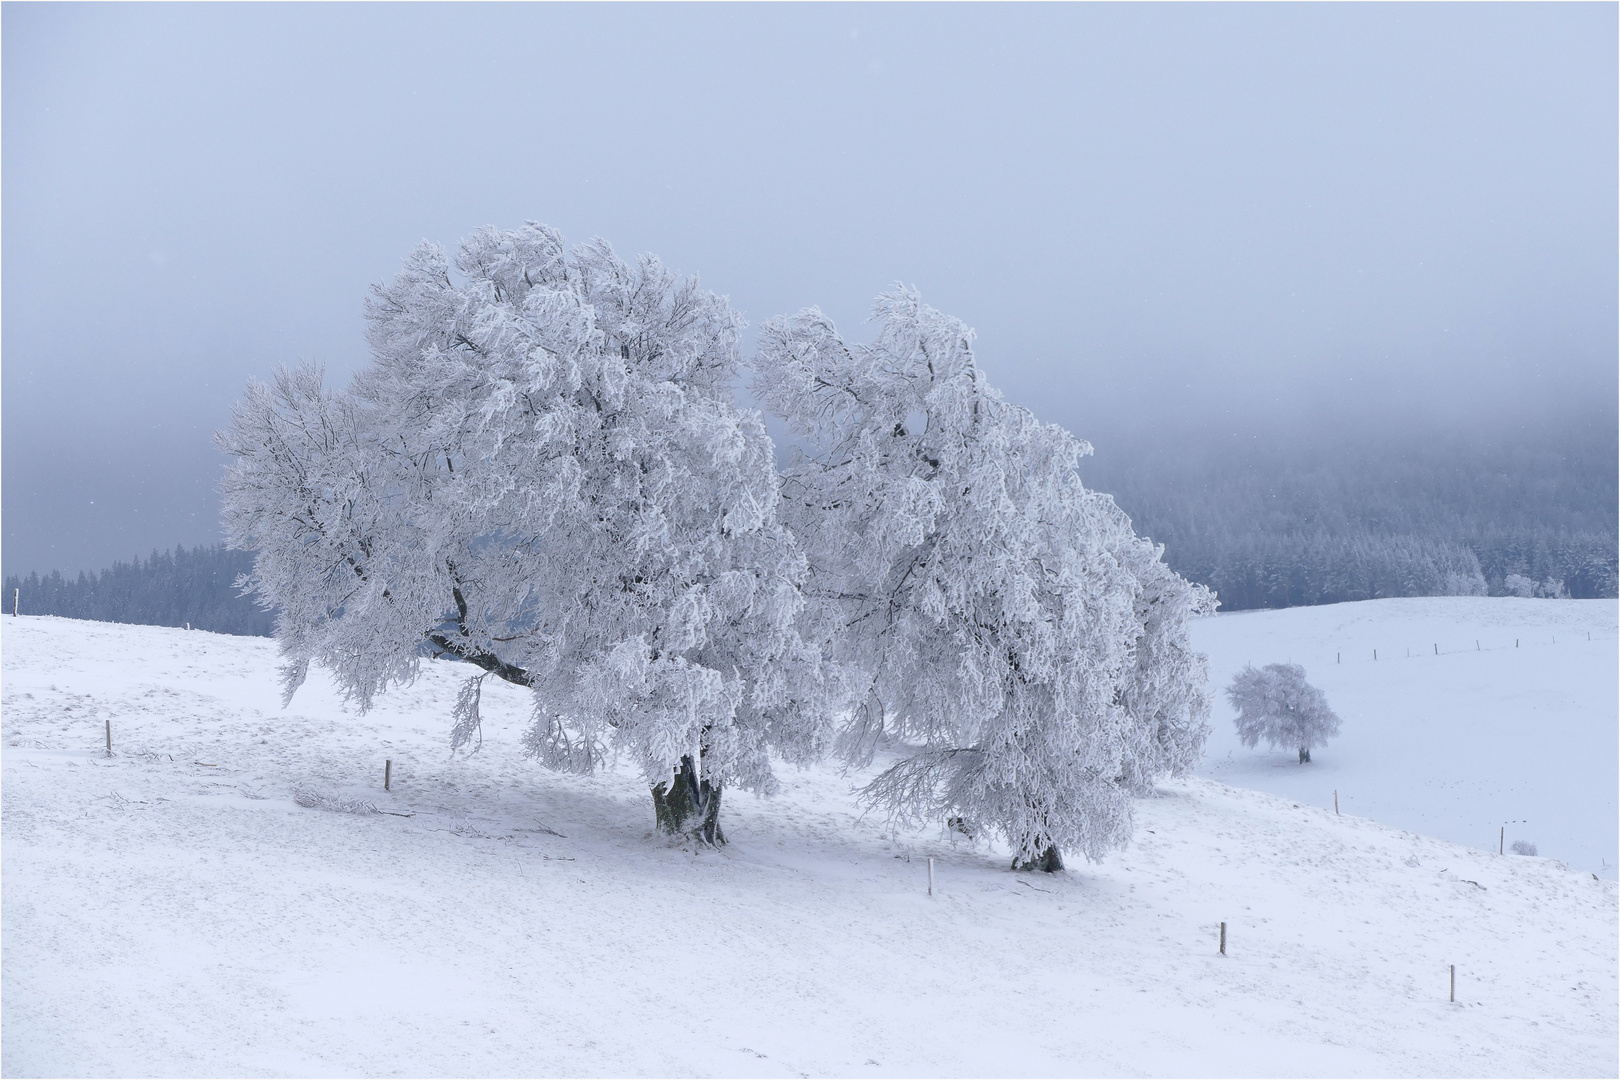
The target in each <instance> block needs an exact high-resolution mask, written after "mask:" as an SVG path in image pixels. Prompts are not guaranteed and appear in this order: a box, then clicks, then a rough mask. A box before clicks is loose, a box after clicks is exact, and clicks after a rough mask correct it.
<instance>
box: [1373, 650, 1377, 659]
mask: <svg viewBox="0 0 1620 1080" xmlns="http://www.w3.org/2000/svg"><path fill="white" fill-rule="evenodd" d="M1373 659H1374V660H1376V659H1378V650H1377V649H1374V650H1373Z"/></svg>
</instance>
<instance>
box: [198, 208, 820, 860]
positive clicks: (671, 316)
mask: <svg viewBox="0 0 1620 1080" xmlns="http://www.w3.org/2000/svg"><path fill="white" fill-rule="evenodd" d="M366 316H367V320H368V323H369V328H368V338H369V341H370V345H371V350H372V361H371V364H370V365H369V366H368V367H367V368H366V369H365V370H363V371H362V372H361V373H360V374H359V375H358V376H357V377H356V378H355V380H354V382H353V384H352V386H351V387H350V388H349V389H347V390H345V391H342V392H333V391H330V390H327V389H326V388H324V387H323V386H322V378H321V374H320V372H319V371H318V370H315V369H310V368H305V369H300V370H297V371H291V372H282V373H280V374H278V375H277V376H276V378H275V380H274V381H273V382H272V383H271V384H269V385H257V384H255V385H252V386H250V387H249V389H248V393H247V396H246V398H245V399H244V400H243V402H242V403H241V404H240V405H239V406H238V407H237V409H236V412H235V416H234V419H233V423H232V425H231V427H230V429H229V430H228V431H226V432H223V433H222V434H221V435H220V437H219V438H220V444H221V446H222V448H223V449H224V450H225V451H226V452H228V453H229V454H230V455H232V457H233V458H234V463H233V465H232V466H231V469H230V471H229V474H228V477H227V479H226V482H225V523H226V529H227V534H228V537H229V540H230V542H231V543H232V544H233V545H235V546H238V547H243V548H248V549H251V550H255V551H256V552H257V558H256V561H255V567H254V571H253V573H252V574H251V575H250V576H249V579H248V581H249V585H250V587H251V589H252V591H253V592H254V593H256V594H257V595H258V596H259V597H260V598H261V600H262V601H264V602H265V603H266V604H267V605H272V604H273V605H275V606H276V607H278V608H279V609H280V614H279V617H278V623H277V635H278V637H279V638H280V642H281V647H282V649H283V651H284V653H285V655H286V657H287V666H286V668H285V678H286V684H285V685H286V691H287V693H288V695H289V696H290V695H291V694H292V693H293V692H294V691H295V690H296V689H297V687H298V685H299V684H300V683H301V682H302V680H303V678H304V676H305V673H306V671H307V669H308V665H309V664H310V663H311V662H316V663H320V664H323V665H325V666H327V667H329V668H330V669H331V670H332V672H333V673H334V675H335V676H336V678H337V681H338V683H339V684H340V685H341V686H342V687H343V689H344V690H345V691H346V692H347V693H348V695H349V696H350V697H351V698H352V699H353V700H354V701H356V702H357V703H358V704H359V705H360V706H361V707H362V708H364V707H367V706H369V705H370V704H371V701H372V699H373V697H374V696H375V695H376V694H378V693H379V692H381V691H383V690H385V689H386V688H387V687H388V686H389V685H390V684H394V683H399V682H403V681H408V680H410V679H411V678H412V677H414V675H415V674H416V673H417V670H418V668H419V665H420V663H421V661H422V658H423V657H424V655H439V656H450V657H456V658H459V659H461V660H464V661H466V662H468V663H469V664H471V665H473V666H475V667H476V668H479V669H481V671H480V672H479V673H478V674H477V675H475V676H473V677H472V678H471V679H470V680H469V682H468V683H467V685H466V688H465V689H464V691H463V693H462V695H461V699H460V701H459V703H458V704H457V706H456V716H455V719H456V725H455V730H454V733H453V736H452V744H453V745H455V746H462V745H466V744H467V743H468V742H469V740H471V739H473V738H474V737H475V736H476V735H477V732H478V730H479V720H478V703H479V696H480V689H481V685H482V682H481V681H482V679H484V678H486V677H488V676H490V675H493V676H495V677H497V678H501V679H504V680H506V681H508V682H511V683H515V684H518V685H521V686H525V687H527V688H529V689H530V691H531V692H532V693H533V696H534V716H535V722H534V726H533V728H532V729H531V731H530V732H529V734H528V736H527V746H528V748H529V750H530V751H531V752H532V753H533V754H534V755H535V756H536V757H537V758H539V759H540V760H541V761H542V762H543V763H545V764H546V765H548V766H550V767H553V768H558V769H564V770H569V771H577V772H585V771H590V770H592V769H594V768H596V767H597V766H599V765H600V764H602V763H603V762H604V760H605V759H607V758H608V757H609V756H610V755H613V754H626V755H628V756H629V757H630V758H631V759H632V760H634V761H635V762H636V763H637V764H638V765H639V766H640V768H641V770H642V772H643V774H644V775H645V777H646V778H647V782H648V784H649V786H650V787H651V788H652V793H653V801H654V807H655V811H656V816H657V820H658V822H659V824H660V825H661V826H662V827H664V828H665V829H667V830H669V831H672V832H680V833H688V834H694V835H698V836H700V837H701V838H702V839H704V840H706V841H708V842H710V843H722V842H724V835H723V832H722V831H721V829H720V826H719V821H718V814H719V807H720V795H721V791H722V790H723V788H725V787H728V786H738V787H742V788H744V789H751V790H755V791H760V792H765V793H768V792H770V791H772V790H773V789H774V787H775V783H776V782H775V779H774V777H773V775H772V771H771V764H770V757H769V755H770V752H771V751H775V752H777V753H779V754H781V755H782V756H784V757H785V758H786V759H788V760H791V761H801V762H802V761H806V760H810V759H813V758H815V757H817V756H819V755H820V754H821V753H822V752H823V749H824V746H825V744H826V742H827V741H828V738H829V737H830V724H829V720H828V716H829V707H828V703H827V700H826V690H825V688H824V686H823V684H822V681H821V677H820V674H819V666H820V665H819V658H818V656H817V653H816V652H815V650H814V649H813V648H810V647H807V646H806V645H805V643H804V642H803V641H802V640H801V639H800V636H799V633H798V630H797V625H798V617H799V615H800V609H801V606H802V598H801V595H800V584H801V582H802V581H803V579H804V576H805V574H806V563H805V560H804V557H803V555H802V554H801V553H800V552H799V550H798V548H797V546H796V544H795V542H794V538H793V536H792V534H791V533H790V532H789V531H788V530H787V529H786V528H785V527H784V526H783V525H782V524H780V523H779V522H778V520H777V505H778V499H779V486H778V485H779V478H778V475H777V473H776V470H775V454H774V448H773V446H772V443H771V440H770V438H769V437H768V436H767V435H766V433H765V429H764V426H763V423H762V421H761V419H760V417H759V414H758V413H757V412H754V411H745V410H742V409H740V408H738V407H737V406H736V405H735V404H734V403H733V401H732V397H731V393H730V385H731V381H732V380H733V378H734V375H735V372H736V370H737V363H738V358H739V353H738V336H739V331H740V327H741V325H742V321H741V319H740V318H739V317H738V315H737V314H736V313H735V312H734V311H733V310H732V309H731V307H730V306H729V304H728V303H727V302H726V300H725V299H724V298H723V297H720V296H717V295H715V294H714V293H711V292H708V291H706V290H704V289H702V288H700V287H699V286H698V285H697V283H696V281H695V280H692V279H685V278H680V277H678V276H676V275H675V274H673V273H672V272H670V271H669V270H667V269H666V268H665V267H664V266H663V265H662V264H661V263H660V262H659V261H658V260H657V259H656V258H653V257H650V256H643V257H641V258H640V259H639V260H637V261H635V262H633V263H627V262H625V261H623V260H621V259H619V258H618V257H617V256H615V255H614V253H613V252H612V250H611V249H610V248H609V247H608V245H607V244H606V243H604V242H602V241H599V240H598V241H592V242H590V243H588V244H585V245H583V246H581V247H578V248H576V249H574V250H572V251H570V250H568V249H566V248H565V246H564V243H563V240H562V238H561V236H559V235H558V234H557V233H556V232H555V231H553V230H551V229H549V228H547V227H545V226H541V225H537V224H533V223H531V224H529V225H527V226H525V227H523V228H520V229H517V230H513V231H507V232H503V231H497V230H495V229H485V230H482V231H480V232H478V233H476V234H475V235H473V236H472V237H471V238H470V239H468V240H467V241H466V242H465V243H464V244H463V245H462V247H461V250H460V253H459V256H458V257H457V259H456V261H455V264H454V268H453V269H452V266H451V264H450V262H449V261H448V260H447V258H446V256H445V254H444V253H443V252H442V251H441V250H440V249H439V248H437V247H435V246H432V245H426V244H425V245H423V246H422V247H420V248H418V249H417V250H416V252H414V253H413V254H412V255H411V256H410V258H409V260H408V261H407V263H406V266H405V269H404V272H403V273H401V274H400V275H399V276H398V277H396V278H395V279H394V280H393V281H392V282H391V283H389V284H387V285H384V286H379V287H376V288H374V290H373V293H372V296H371V297H370V299H369V301H368V304H367V309H366Z"/></svg>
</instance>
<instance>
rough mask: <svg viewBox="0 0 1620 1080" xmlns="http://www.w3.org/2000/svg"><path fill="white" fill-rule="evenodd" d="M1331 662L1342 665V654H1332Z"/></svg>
mask: <svg viewBox="0 0 1620 1080" xmlns="http://www.w3.org/2000/svg"><path fill="white" fill-rule="evenodd" d="M1333 662H1334V663H1335V664H1342V663H1344V653H1334V654H1333Z"/></svg>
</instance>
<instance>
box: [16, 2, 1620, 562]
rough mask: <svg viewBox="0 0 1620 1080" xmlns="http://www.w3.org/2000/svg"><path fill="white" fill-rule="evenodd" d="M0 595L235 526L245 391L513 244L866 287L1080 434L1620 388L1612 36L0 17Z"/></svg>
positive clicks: (925, 21) (689, 8)
mask: <svg viewBox="0 0 1620 1080" xmlns="http://www.w3.org/2000/svg"><path fill="white" fill-rule="evenodd" d="M0 19H3V24H4V25H3V37H0V42H3V68H0V71H3V74H0V78H3V129H0V130H3V140H4V141H3V156H4V162H3V171H0V177H3V179H0V184H3V191H0V194H3V200H4V202H3V209H4V228H3V252H0V254H3V267H0V273H3V324H0V325H3V331H0V333H3V349H4V358H3V370H0V375H3V451H4V458H3V469H4V477H3V481H4V483H3V501H4V505H3V511H4V519H3V520H4V569H5V570H6V571H7V572H27V571H29V570H35V569H37V570H42V571H43V570H48V569H51V568H53V567H54V568H60V569H63V570H69V571H71V570H78V569H94V568H96V567H99V566H103V565H107V564H109V563H110V562H111V561H112V560H114V559H127V558H128V557H130V556H131V555H134V554H136V553H138V552H145V551H147V550H150V549H151V548H153V547H168V546H170V545H172V544H174V543H177V542H181V543H187V544H191V543H200V542H211V541H213V540H215V539H217V536H218V524H217V517H218V510H217V498H216V496H215V493H214V485H215V484H216V482H217V479H218V475H219V471H220V468H221V465H222V462H221V459H220V456H219V455H218V453H217V452H216V451H215V450H214V449H213V447H212V444H211V442H210V436H211V433H212V432H213V431H214V430H215V429H217V428H219V427H221V426H223V424H224V423H225V422H226V419H227V417H228V413H229V408H230V405H231V403H232V401H234V400H235V399H236V398H237V397H238V396H239V395H240V393H241V391H242V388H243V386H244V384H245V383H246V381H247V379H248V378H249V377H251V376H260V377H263V376H265V375H266V374H268V373H269V372H270V371H272V370H273V369H274V368H275V367H276V366H277V365H279V364H286V363H295V362H298V361H302V360H318V361H321V362H324V363H325V364H326V365H327V367H328V369H329V371H330V372H331V373H332V375H333V377H334V378H335V380H337V381H341V380H342V379H344V378H346V377H347V375H348V373H350V372H352V371H353V370H355V368H356V367H357V366H358V365H360V364H362V363H363V362H364V360H365V347H364V340H363V337H362V324H361V317H360V311H361V300H362V297H363V296H364V294H365V290H366V288H367V286H368V285H370V284H371V283H373V282H377V281H380V280H383V279H384V278H386V277H388V276H390V275H391V274H392V273H394V272H395V271H396V270H397V269H398V267H399V265H400V263H401V260H402V259H403V257H404V256H405V254H406V253H407V252H408V251H409V250H410V249H411V247H412V246H414V245H415V244H416V243H417V242H418V241H419V240H421V239H423V238H428V239H433V240H436V241H438V242H440V243H443V244H445V245H446V246H449V247H453V246H454V244H455V243H456V241H457V240H459V239H460V238H461V237H463V236H465V235H466V234H468V233H469V232H470V231H472V230H473V229H474V228H477V227H478V226H481V225H485V224H494V225H500V226H512V225H516V224H519V223H521V222H522V221H523V220H525V219H534V220H539V221H544V222H547V223H549V224H552V225H554V226H556V227H558V228H560V229H561V230H562V231H563V232H564V233H565V234H566V235H567V236H568V237H569V238H570V239H575V240H584V239H586V238H588V237H589V236H592V235H600V236H603V237H606V238H607V239H608V240H610V241H611V242H612V243H613V244H614V245H615V246H616V247H617V248H618V249H619V250H620V252H621V253H622V254H626V255H630V254H634V253H636V252H640V251H654V252H657V253H658V254H659V255H661V256H662V257H663V258H664V259H665V261H666V262H668V263H670V264H671V265H673V266H675V267H677V268H679V269H681V270H685V271H693V272H697V273H699V274H700V275H701V277H702V280H703V281H704V283H705V284H706V285H708V286H709V287H710V288H713V289H715V290H717V291H719V292H722V293H726V294H728V295H729V296H730V297H731V298H732V301H733V303H734V304H735V305H736V306H737V307H738V308H739V309H740V310H741V311H742V312H743V313H744V314H745V315H746V316H747V317H748V318H749V320H750V322H752V323H754V324H756V325H757V324H758V323H759V322H761V321H763V320H764V319H766V318H768V317H769V316H771V315H774V314H777V313H780V312H785V311H792V310H796V309H798V308H800V307H803V306H807V305H810V304H819V305H820V306H821V307H822V308H823V309H824V310H826V311H827V312H829V313H830V314H832V315H833V316H834V318H836V319H837V320H838V321H839V322H840V324H841V325H843V326H844V327H845V328H846V329H847V330H848V331H850V332H852V333H853V334H855V335H856V336H859V335H860V334H861V333H862V328H861V327H860V325H859V324H860V322H861V320H862V319H863V318H864V317H865V314H866V309H867V305H868V304H869V302H870V300H871V298H872V297H873V296H874V295H875V294H876V293H877V292H878V291H880V290H881V289H883V288H884V287H885V286H887V285H888V284H889V283H890V282H893V281H896V280H902V281H905V282H908V283H912V284H915V285H916V286H918V287H919V288H920V289H921V290H922V292H923V296H924V299H925V300H927V301H928V302H930V303H932V304H933V305H934V306H936V307H939V308H941V309H942V310H945V311H948V312H951V313H952V314H956V315H959V316H961V317H962V318H964V319H965V320H967V321H968V322H969V323H970V324H971V325H973V326H974V327H975V328H977V330H978V332H979V355H980V359H981V362H982V364H983V366H984V367H985V368H986V369H987V371H988V372H989V374H990V377H991V378H992V380H993V381H994V382H996V383H997V384H998V385H1000V386H1001V387H1002V388H1003V389H1004V391H1005V392H1006V393H1007V395H1008V396H1009V397H1010V398H1012V399H1013V400H1014V401H1017V402H1020V403H1022V404H1025V405H1028V406H1030V407H1031V408H1033V409H1034V410H1035V411H1036V412H1037V413H1038V414H1039V415H1040V416H1042V417H1043V418H1044V419H1050V420H1055V421H1058V422H1061V423H1063V424H1065V425H1067V426H1069V427H1070V428H1072V429H1073V430H1075V431H1076V433H1077V434H1080V435H1082V436H1084V437H1087V438H1090V439H1092V441H1093V442H1095V443H1097V444H1098V452H1099V454H1106V453H1107V452H1108V450H1109V448H1110V446H1115V447H1118V446H1123V445H1127V444H1128V443H1129V441H1130V440H1131V439H1132V438H1137V439H1140V438H1145V437H1147V433H1149V432H1154V431H1159V432H1163V437H1165V438H1176V437H1191V436H1184V435H1181V434H1178V433H1183V432H1189V431H1191V432H1196V431H1200V430H1207V429H1208V428H1209V425H1214V426H1216V427H1243V426H1246V425H1247V426H1256V427H1265V426H1267V425H1272V424H1278V423H1284V422H1289V421H1290V420H1291V418H1296V417H1299V416H1301V415H1306V416H1312V417H1321V418H1323V419H1322V420H1321V421H1320V422H1321V423H1322V424H1323V425H1324V430H1325V429H1326V428H1327V427H1331V426H1333V425H1340V426H1341V429H1342V427H1344V426H1349V425H1365V426H1366V427H1367V429H1368V430H1369V431H1372V430H1379V429H1381V428H1382V427H1387V426H1389V425H1399V424H1407V425H1411V424H1428V423H1441V424H1451V425H1454V426H1455V425H1462V426H1465V427H1467V426H1472V427H1474V428H1475V429H1479V428H1483V427H1488V426H1489V425H1494V424H1500V423H1502V422H1503V421H1504V418H1513V417H1522V416H1526V415H1536V416H1548V415H1559V414H1560V413H1561V411H1571V415H1573V414H1574V413H1573V411H1574V410H1585V413H1586V414H1590V412H1591V410H1592V409H1593V408H1594V403H1596V405H1595V407H1596V409H1597V412H1598V415H1599V416H1600V418H1602V419H1603V422H1605V423H1608V422H1611V421H1612V417H1613V414H1614V404H1615V396H1616V352H1617V346H1620V342H1617V335H1616V292H1617V288H1620V281H1617V274H1616V264H1617V259H1616V229H1617V220H1616V216H1617V215H1616V207H1617V201H1620V190H1617V182H1616V164H1615V163H1616V158H1617V153H1620V147H1617V137H1616V131H1617V124H1620V117H1617V109H1616V99H1617V98H1616V95H1617V62H1616V37H1617V7H1616V5H1614V4H1574V5H1558V4H1534V5H1506V4H1501V5H1497V4H1493V5H1471V4H1444V5H1436V6H1425V5H1415V4H1395V5H1390V4H1367V5H1361V4H1351V5H1344V6H1339V5H1325V4H1310V5H1298V6H1292V5H1283V4H1261V5H1243V6H1222V5H1213V4H1210V5H1202V4H1201V5H1195V6H1178V5H1168V4H1143V5H1123V6H1102V5H1080V6H1067V5H1039V6H1027V7H1025V6H1013V5H1006V4H998V5H993V6H972V5H948V6H933V5H927V4H907V5H903V6H877V5H844V4H818V5H813V6H790V5H782V4H770V5H760V6H744V5H725V6H704V5H695V4H667V5H657V6H650V7H644V6H637V5H631V4H607V5H600V6H560V5H545V6H520V5H515V4H512V5H507V4H501V5H490V6H481V5H478V6H475V5H470V4H469V5H462V4H457V5H449V6H431V5H408V6H392V5H385V4H365V5H356V6H339V5H325V4H310V5H304V4H300V5H292V6H277V5H218V6H215V5H207V4H182V5H175V6H165V5H135V4H117V5H109V6H100V5H93V4H71V5H60V6H58V5H50V4H16V3H10V4H6V5H4V7H3V8H0Z"/></svg>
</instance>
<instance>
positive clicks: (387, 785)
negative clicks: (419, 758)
mask: <svg viewBox="0 0 1620 1080" xmlns="http://www.w3.org/2000/svg"><path fill="white" fill-rule="evenodd" d="M393 784H394V759H393V758H383V790H384V791H392V790H394V787H393Z"/></svg>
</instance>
